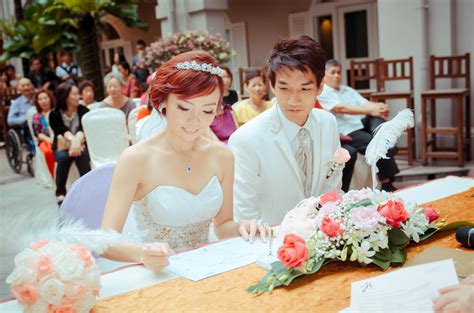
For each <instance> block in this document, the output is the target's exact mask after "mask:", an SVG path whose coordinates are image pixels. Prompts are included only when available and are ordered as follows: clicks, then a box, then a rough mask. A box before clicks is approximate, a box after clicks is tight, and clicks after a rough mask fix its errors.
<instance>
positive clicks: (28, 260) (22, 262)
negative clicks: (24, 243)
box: [14, 248, 40, 268]
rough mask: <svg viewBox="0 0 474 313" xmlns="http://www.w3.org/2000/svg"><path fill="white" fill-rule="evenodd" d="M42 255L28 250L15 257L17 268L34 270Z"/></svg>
mask: <svg viewBox="0 0 474 313" xmlns="http://www.w3.org/2000/svg"><path fill="white" fill-rule="evenodd" d="M39 256H40V253H39V252H38V251H34V250H31V249H29V248H26V249H25V250H23V251H22V252H21V253H19V254H17V255H16V256H15V259H14V261H15V266H24V267H27V268H33V267H34V266H35V264H36V261H37V260H38V258H39Z"/></svg>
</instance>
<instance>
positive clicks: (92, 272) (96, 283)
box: [82, 267, 101, 290]
mask: <svg viewBox="0 0 474 313" xmlns="http://www.w3.org/2000/svg"><path fill="white" fill-rule="evenodd" d="M82 278H83V279H84V283H85V285H86V288H87V289H88V290H89V289H100V287H101V285H100V271H99V269H98V268H97V267H91V268H88V269H86V270H85V271H84V273H83V274H82Z"/></svg>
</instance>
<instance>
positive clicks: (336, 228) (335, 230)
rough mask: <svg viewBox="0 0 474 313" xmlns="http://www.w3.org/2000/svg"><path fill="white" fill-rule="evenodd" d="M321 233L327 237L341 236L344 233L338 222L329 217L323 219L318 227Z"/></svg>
mask: <svg viewBox="0 0 474 313" xmlns="http://www.w3.org/2000/svg"><path fill="white" fill-rule="evenodd" d="M320 228H321V231H322V232H323V233H324V234H326V235H328V236H329V237H331V238H332V237H336V236H342V234H344V231H343V230H342V229H341V223H340V222H339V221H334V220H332V219H331V218H329V217H327V216H326V217H325V218H323V221H322V222H321V225H320Z"/></svg>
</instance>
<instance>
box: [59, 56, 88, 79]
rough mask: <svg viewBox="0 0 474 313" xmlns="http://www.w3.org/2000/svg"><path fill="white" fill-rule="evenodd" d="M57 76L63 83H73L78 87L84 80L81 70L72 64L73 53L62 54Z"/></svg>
mask: <svg viewBox="0 0 474 313" xmlns="http://www.w3.org/2000/svg"><path fill="white" fill-rule="evenodd" d="M56 76H57V77H59V79H60V80H61V82H71V83H73V84H76V85H77V84H78V82H79V80H80V79H81V78H82V71H81V68H80V67H79V66H77V65H76V64H74V63H73V62H72V53H71V52H69V51H63V52H62V53H61V64H59V65H58V66H57V67H56Z"/></svg>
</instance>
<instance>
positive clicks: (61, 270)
mask: <svg viewBox="0 0 474 313" xmlns="http://www.w3.org/2000/svg"><path fill="white" fill-rule="evenodd" d="M53 264H54V268H55V269H56V271H57V273H58V274H59V276H60V277H61V278H62V279H63V280H66V281H68V280H73V279H77V278H79V277H81V275H82V272H83V271H84V264H83V263H82V261H81V260H79V259H78V258H77V257H76V256H75V255H74V254H73V253H72V252H71V251H69V249H68V250H63V251H62V252H60V253H59V254H58V255H56V256H54V258H53Z"/></svg>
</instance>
